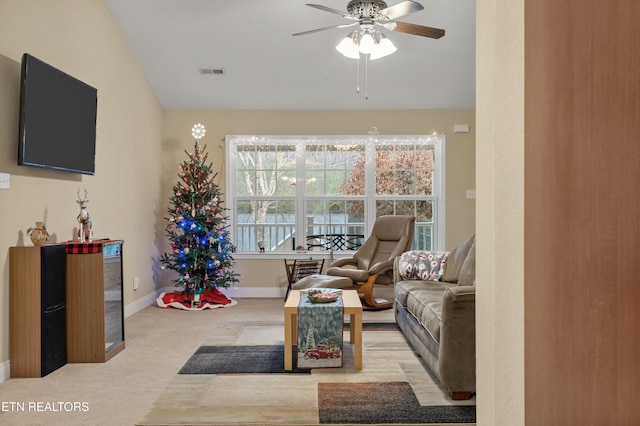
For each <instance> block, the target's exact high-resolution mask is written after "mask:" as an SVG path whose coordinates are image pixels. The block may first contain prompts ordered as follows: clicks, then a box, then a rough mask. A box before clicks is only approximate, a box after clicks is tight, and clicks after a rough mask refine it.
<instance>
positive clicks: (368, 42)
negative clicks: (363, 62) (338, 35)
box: [359, 31, 376, 55]
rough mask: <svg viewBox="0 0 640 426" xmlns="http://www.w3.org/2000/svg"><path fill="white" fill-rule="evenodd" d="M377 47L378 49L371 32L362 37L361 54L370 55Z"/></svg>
mask: <svg viewBox="0 0 640 426" xmlns="http://www.w3.org/2000/svg"><path fill="white" fill-rule="evenodd" d="M375 47H376V41H375V40H374V38H373V34H371V33H370V32H369V31H366V32H364V34H362V35H361V36H360V44H359V50H360V53H362V54H364V55H369V54H370V53H371V52H373V50H374V49H375Z"/></svg>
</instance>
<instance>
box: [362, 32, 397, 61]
mask: <svg viewBox="0 0 640 426" xmlns="http://www.w3.org/2000/svg"><path fill="white" fill-rule="evenodd" d="M378 34H379V35H380V39H379V41H378V43H376V45H375V48H374V49H373V52H371V55H370V56H369V59H371V60H374V59H379V58H383V57H385V56H388V55H391V54H392V53H393V52H395V51H396V50H398V48H397V47H396V46H395V45H394V44H393V43H392V42H391V40H389V38H387V37H386V36H385V35H384V34H382V33H380V32H378Z"/></svg>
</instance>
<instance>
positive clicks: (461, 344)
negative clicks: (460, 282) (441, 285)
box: [438, 286, 476, 391]
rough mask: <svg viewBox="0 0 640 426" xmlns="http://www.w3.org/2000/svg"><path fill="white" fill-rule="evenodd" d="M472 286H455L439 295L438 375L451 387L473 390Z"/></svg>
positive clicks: (473, 311) (474, 343)
mask: <svg viewBox="0 0 640 426" xmlns="http://www.w3.org/2000/svg"><path fill="white" fill-rule="evenodd" d="M475 302H476V288H475V287H474V286H457V287H451V288H448V289H447V290H445V292H444V294H443V296H442V323H441V328H440V353H439V354H438V362H439V363H440V375H441V377H442V381H443V382H444V383H448V385H449V386H451V387H452V389H454V390H456V391H460V390H472V391H473V390H475V383H476V382H475V380H476V378H475V371H476V306H475Z"/></svg>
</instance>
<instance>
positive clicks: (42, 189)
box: [0, 0, 162, 377]
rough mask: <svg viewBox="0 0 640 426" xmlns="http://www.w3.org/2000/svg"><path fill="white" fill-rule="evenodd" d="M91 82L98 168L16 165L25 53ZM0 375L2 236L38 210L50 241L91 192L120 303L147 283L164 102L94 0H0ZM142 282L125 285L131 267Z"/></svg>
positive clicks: (5, 329)
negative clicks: (118, 254)
mask: <svg viewBox="0 0 640 426" xmlns="http://www.w3.org/2000/svg"><path fill="white" fill-rule="evenodd" d="M25 52H27V53H30V54H32V55H34V56H35V57H37V58H39V59H41V60H43V61H45V62H47V63H49V64H51V65H53V66H55V67H57V68H59V69H61V70H63V71H65V72H67V73H69V74H71V75H72V76H74V77H76V78H78V79H80V80H82V81H84V82H86V83H88V84H90V85H92V86H94V87H96V88H97V89H98V117H97V141H96V143H97V148H96V175H95V176H81V175H75V174H69V173H63V172H55V171H50V170H41V169H35V168H31V167H21V166H17V164H16V163H17V144H18V106H19V96H20V60H21V57H22V54H23V53H25ZM0 94H1V95H0V172H4V173H10V174H11V189H9V190H0V377H1V376H2V375H3V372H4V371H5V370H3V369H5V368H6V363H7V360H8V359H9V260H8V252H9V247H10V246H15V245H31V241H30V240H29V237H28V236H27V235H26V234H25V232H26V230H27V228H29V227H31V226H33V225H34V222H35V221H36V220H46V224H47V228H48V230H49V231H50V233H51V234H52V240H53V241H58V242H61V241H67V240H69V239H71V237H72V233H73V232H72V231H73V229H74V227H76V226H77V222H76V216H77V215H78V212H79V208H78V205H77V204H76V191H77V190H78V189H81V190H82V189H83V188H86V189H87V191H88V192H89V198H90V200H91V201H90V203H89V212H90V214H91V215H92V218H93V222H94V230H95V235H96V237H110V238H122V239H124V240H125V245H124V275H125V276H124V288H125V298H124V300H125V304H127V305H129V306H132V305H135V302H136V301H139V300H142V299H141V298H143V297H144V296H147V295H149V294H151V293H153V292H154V290H155V287H154V284H153V274H152V271H153V265H154V263H153V259H154V258H155V257H156V255H157V253H156V252H157V250H156V245H155V237H156V234H155V230H156V227H157V223H156V219H157V217H158V209H159V208H160V206H161V204H162V203H161V201H160V200H159V185H160V170H159V168H158V165H159V164H160V163H161V154H162V153H161V131H162V125H161V122H162V109H161V108H160V105H159V103H158V101H157V99H156V97H155V95H154V93H153V91H152V90H151V88H150V86H149V85H148V83H147V81H146V79H145V77H144V76H143V74H142V72H141V70H140V68H139V67H138V64H137V62H136V61H135V60H134V58H133V56H132V54H131V52H130V50H129V48H128V47H127V46H126V44H125V42H124V39H123V37H122V35H121V34H120V32H119V30H118V28H117V27H116V25H115V22H114V21H113V18H112V17H111V14H110V13H109V11H108V9H107V8H106V6H105V5H104V4H103V2H102V1H87V0H56V1H39V0H0ZM134 276H137V277H140V289H139V290H138V291H136V292H134V291H133V285H132V281H133V277H134Z"/></svg>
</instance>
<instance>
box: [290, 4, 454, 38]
mask: <svg viewBox="0 0 640 426" xmlns="http://www.w3.org/2000/svg"><path fill="white" fill-rule="evenodd" d="M307 6H309V7H313V8H316V9H320V10H324V11H325V12H330V13H335V14H336V15H340V16H342V17H343V18H346V19H349V20H352V21H355V22H352V23H348V24H341V25H333V26H331V27H325V28H318V29H315V30H309V31H303V32H300V33H296V34H293V35H294V36H299V35H306V34H312V33H316V32H320V31H326V30H332V29H335V28H346V27H351V26H353V25H358V24H359V25H360V28H361V31H363V30H364V32H367V31H373V27H374V25H379V26H381V27H383V28H385V29H387V30H389V31H396V32H402V33H407V34H412V35H418V36H422V37H430V38H436V39H438V38H440V37H442V36H444V30H442V29H439V28H431V27H425V26H422V25H416V24H410V23H407V22H397V21H396V19H398V18H402V17H403V16H406V15H409V14H410V13H414V12H418V11H420V10H422V9H424V7H423V6H422V5H421V4H420V3H418V2H415V1H412V0H406V1H403V2H400V3H398V4H395V5H393V6H389V7H387V4H386V3H385V2H384V1H382V0H374V1H361V0H351V1H349V3H348V4H347V12H342V11H340V10H337V9H332V8H330V7H327V6H322V5H319V4H307Z"/></svg>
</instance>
